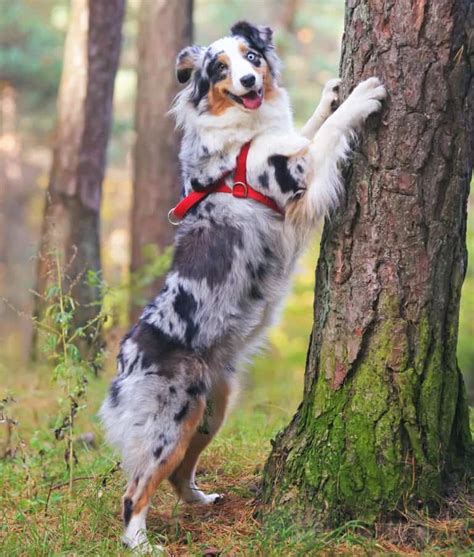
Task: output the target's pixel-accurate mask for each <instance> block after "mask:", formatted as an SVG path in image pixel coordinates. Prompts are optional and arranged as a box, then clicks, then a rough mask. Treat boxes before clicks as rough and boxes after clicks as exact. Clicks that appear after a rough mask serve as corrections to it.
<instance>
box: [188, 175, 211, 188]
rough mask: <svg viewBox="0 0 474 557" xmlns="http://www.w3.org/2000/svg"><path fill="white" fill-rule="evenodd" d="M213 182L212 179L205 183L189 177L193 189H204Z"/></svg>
mask: <svg viewBox="0 0 474 557" xmlns="http://www.w3.org/2000/svg"><path fill="white" fill-rule="evenodd" d="M213 183H214V182H213V181H212V180H210V181H208V182H206V183H202V182H200V181H199V180H198V179H197V178H191V187H192V188H193V190H194V191H204V190H205V189H207V188H208V187H209V186H212V184H213Z"/></svg>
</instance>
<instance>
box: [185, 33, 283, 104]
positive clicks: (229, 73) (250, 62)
mask: <svg viewBox="0 0 474 557" xmlns="http://www.w3.org/2000/svg"><path fill="white" fill-rule="evenodd" d="M278 67H279V60H278V58H277V56H276V54H275V51H274V47H273V43H272V30H271V29H270V28H269V27H261V26H258V27H257V26H254V25H251V24H250V23H247V22H239V23H236V24H235V25H234V26H233V27H232V29H231V36H230V37H224V38H223V39H219V40H218V41H215V42H214V43H212V44H211V45H210V46H209V47H208V48H204V47H200V46H192V47H188V48H185V49H184V50H182V51H181V52H180V54H179V55H178V58H177V64H176V73H177V77H178V80H179V82H180V83H189V84H190V85H189V86H190V87H192V94H191V100H192V102H193V104H194V106H195V107H196V108H198V109H199V111H200V112H207V111H208V112H210V113H211V114H213V115H220V114H222V113H223V112H225V111H226V110H227V109H228V108H231V107H238V108H239V109H241V110H244V111H254V110H258V109H259V108H260V106H261V105H262V103H264V102H265V99H268V98H269V97H270V96H271V94H272V91H273V88H274V86H275V79H276V76H277V74H278Z"/></svg>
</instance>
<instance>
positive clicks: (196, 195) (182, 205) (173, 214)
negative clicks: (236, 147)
mask: <svg viewBox="0 0 474 557" xmlns="http://www.w3.org/2000/svg"><path fill="white" fill-rule="evenodd" d="M249 149H250V143H246V144H245V145H244V146H243V147H242V149H241V150H240V153H239V154H238V155H237V160H236V167H235V173H234V184H233V186H232V187H230V186H228V185H227V184H226V182H225V177H226V176H224V177H223V178H221V179H220V180H219V181H218V182H216V183H215V184H214V185H213V186H211V187H210V188H208V189H207V190H206V191H193V192H191V193H190V194H188V195H187V196H186V197H185V198H184V199H182V200H181V201H180V202H179V203H178V204H177V205H176V206H175V207H173V209H171V210H170V211H169V213H168V220H169V222H170V223H171V224H173V225H178V224H180V223H181V221H182V220H183V218H184V217H185V216H186V214H187V213H188V212H189V211H190V210H191V209H192V208H193V207H194V206H195V205H197V204H198V203H200V202H201V201H202V200H203V199H204V198H205V197H207V196H208V195H210V194H211V193H231V194H232V195H233V196H234V197H237V198H239V199H253V200H254V201H258V203H262V204H263V205H265V206H266V207H269V208H270V209H272V210H273V211H276V212H277V213H279V214H280V215H282V216H284V215H285V213H284V211H283V210H282V209H280V207H279V206H278V205H277V203H276V202H275V201H274V200H273V199H272V198H271V197H268V196H266V195H263V194H262V193H260V192H258V191H257V190H254V189H253V188H252V186H250V185H249V184H248V183H247V156H248V154H249Z"/></svg>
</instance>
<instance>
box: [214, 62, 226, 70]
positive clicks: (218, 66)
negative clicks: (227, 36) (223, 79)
mask: <svg viewBox="0 0 474 557" xmlns="http://www.w3.org/2000/svg"><path fill="white" fill-rule="evenodd" d="M216 69H217V71H218V72H222V71H223V70H225V69H226V65H225V64H223V63H222V62H219V63H218V64H217V66H216Z"/></svg>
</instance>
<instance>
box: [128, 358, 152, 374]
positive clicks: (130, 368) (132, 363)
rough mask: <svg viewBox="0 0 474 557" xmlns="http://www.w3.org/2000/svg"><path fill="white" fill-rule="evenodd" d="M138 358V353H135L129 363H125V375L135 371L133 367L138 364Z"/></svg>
mask: <svg viewBox="0 0 474 557" xmlns="http://www.w3.org/2000/svg"><path fill="white" fill-rule="evenodd" d="M139 358H140V355H139V354H137V355H136V356H135V358H133V361H132V362H131V363H129V364H128V363H127V376H129V375H130V374H131V373H133V372H134V371H135V367H136V365H137V364H138V360H139ZM144 365H145V364H144ZM145 367H148V366H145Z"/></svg>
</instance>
